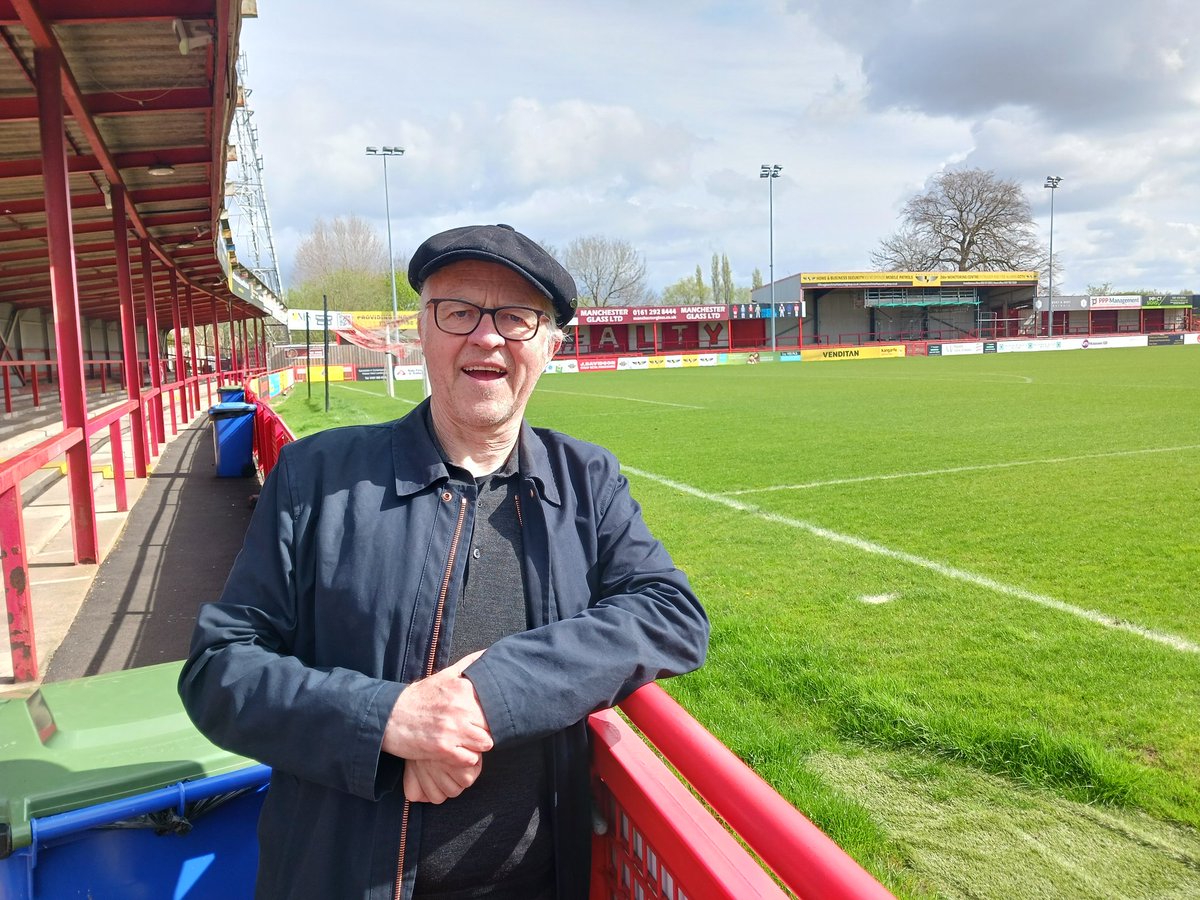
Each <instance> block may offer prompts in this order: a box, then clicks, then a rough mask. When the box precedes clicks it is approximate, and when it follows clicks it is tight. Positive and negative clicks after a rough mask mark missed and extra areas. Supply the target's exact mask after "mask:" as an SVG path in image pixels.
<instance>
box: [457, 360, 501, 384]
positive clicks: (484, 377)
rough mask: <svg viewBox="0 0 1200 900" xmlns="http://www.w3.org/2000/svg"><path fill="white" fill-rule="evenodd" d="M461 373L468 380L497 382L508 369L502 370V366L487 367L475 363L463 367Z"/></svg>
mask: <svg viewBox="0 0 1200 900" xmlns="http://www.w3.org/2000/svg"><path fill="white" fill-rule="evenodd" d="M462 371H463V374H464V375H466V376H467V377H468V378H473V379H474V380H476V381H499V380H500V379H501V378H503V377H504V376H505V375H507V374H508V369H506V368H504V366H499V365H489V364H487V363H475V364H473V365H469V366H463V367H462Z"/></svg>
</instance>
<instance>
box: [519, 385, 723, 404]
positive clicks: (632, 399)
mask: <svg viewBox="0 0 1200 900" xmlns="http://www.w3.org/2000/svg"><path fill="white" fill-rule="evenodd" d="M538 393H540V394H570V395H571V396H572V397H595V398H597V399H600V400H624V401H626V402H628V403H652V404H654V405H655V406H675V407H678V408H679V409H704V408H705V407H703V406H688V405H687V404H686V403H668V402H667V401H665V400H643V399H642V398H641V397H617V396H614V395H613V394H588V393H586V392H584V391H556V390H554V389H553V388H542V389H541V390H540V391H538Z"/></svg>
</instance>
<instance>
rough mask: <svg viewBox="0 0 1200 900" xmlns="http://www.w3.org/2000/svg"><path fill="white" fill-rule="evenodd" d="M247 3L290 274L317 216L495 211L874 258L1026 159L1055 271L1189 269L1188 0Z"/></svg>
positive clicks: (1193, 129)
mask: <svg viewBox="0 0 1200 900" xmlns="http://www.w3.org/2000/svg"><path fill="white" fill-rule="evenodd" d="M258 7H259V17H258V18H257V19H247V20H246V21H245V23H244V25H243V29H242V50H243V52H244V53H245V55H246V63H247V68H248V79H247V81H248V86H249V88H250V90H251V92H252V93H251V95H250V105H251V107H252V109H253V110H254V121H255V123H256V125H257V127H258V134H259V142H260V149H261V151H262V154H263V157H264V181H265V186H266V192H267V200H268V203H269V207H270V214H271V219H272V223H273V225H274V233H275V241H276V247H277V251H278V255H279V263H280V267H281V269H282V271H283V277H284V281H285V284H286V283H287V282H288V280H289V276H290V271H291V267H292V262H293V258H294V255H295V250H296V247H297V245H298V244H299V242H300V240H301V239H302V238H303V236H304V235H305V234H306V233H307V232H308V231H309V230H310V229H311V228H312V225H313V223H314V221H315V220H316V219H317V218H318V217H323V218H325V219H327V220H328V219H331V218H333V217H334V216H339V215H348V214H351V213H353V214H356V215H359V216H362V217H363V218H366V219H367V220H369V221H370V222H372V223H373V224H374V225H375V226H376V227H377V228H378V230H379V233H380V235H381V237H383V236H384V235H385V234H386V232H385V223H386V217H385V214H384V195H383V169H382V164H381V162H380V160H379V159H378V158H375V159H372V158H368V157H367V156H366V155H365V153H364V148H365V147H366V146H367V145H370V144H376V145H378V144H394V145H399V146H402V147H404V148H405V151H406V153H405V156H404V157H403V158H402V159H397V160H392V161H391V162H389V164H388V172H389V184H390V192H391V205H392V233H393V241H394V244H395V248H396V251H397V252H398V253H406V254H407V253H410V252H411V251H412V250H414V249H415V248H416V246H417V245H418V244H419V243H420V241H421V240H422V239H424V238H425V237H427V236H428V235H430V234H432V233H434V232H436V231H439V230H441V229H443V228H449V227H453V226H457V225H463V224H469V223H473V222H508V223H511V224H513V225H514V226H516V227H517V228H518V229H520V230H522V231H524V232H526V233H527V234H529V235H530V236H532V237H534V238H536V239H538V240H540V241H542V242H544V243H547V244H551V245H553V246H556V247H564V246H565V245H566V244H568V243H569V242H570V241H571V240H572V239H574V238H577V237H582V236H586V235H602V236H604V237H607V238H613V239H622V240H626V241H629V242H630V243H631V244H632V245H633V246H634V247H635V248H636V249H637V250H639V251H640V252H641V253H642V254H643V255H644V256H645V259H646V263H647V272H648V277H649V281H650V286H651V287H653V288H655V289H656V290H661V289H662V288H663V287H664V286H666V285H667V284H670V283H671V282H674V281H676V280H677V279H679V278H680V277H682V276H684V275H688V274H690V273H691V272H693V271H694V270H695V267H696V265H697V264H698V263H699V264H700V265H701V266H702V267H703V269H704V271H705V273H706V275H707V272H708V265H709V259H710V258H711V256H712V254H713V253H714V252H716V253H724V254H727V255H728V256H729V259H730V262H731V264H732V267H733V272H734V278H735V280H736V281H737V282H738V283H739V284H745V285H748V284H749V282H750V277H751V274H752V272H753V270H754V269H755V268H756V267H757V268H759V269H761V270H762V272H763V275H764V277H766V276H767V274H768V261H769V245H770V240H769V236H770V227H769V226H770V214H769V208H770V199H771V198H770V196H769V193H768V181H766V180H764V179H760V178H759V168H760V166H761V165H762V164H763V163H777V164H779V165H781V166H782V167H783V171H782V175H781V177H780V178H779V179H777V180H775V182H774V236H775V275H776V277H777V278H783V277H786V276H787V275H790V274H793V273H796V272H800V271H810V272H811V271H830V270H854V269H868V268H871V265H870V253H871V250H872V249H874V248H875V247H876V246H877V244H878V242H879V240H880V238H881V237H883V236H884V235H886V234H888V233H890V232H891V231H893V230H894V229H895V228H896V226H897V215H898V212H899V209H900V207H901V205H902V204H903V202H904V201H905V200H906V199H907V198H908V197H910V196H911V195H912V194H913V193H915V192H917V191H918V190H920V189H921V188H922V186H923V184H924V183H925V181H926V179H928V178H929V176H930V175H932V174H933V173H935V172H937V171H939V170H940V169H942V168H944V167H948V166H977V167H982V168H985V169H991V170H994V171H995V172H996V173H997V174H998V175H1000V176H1002V177H1005V178H1013V179H1016V180H1017V181H1018V182H1019V183H1021V184H1022V185H1024V186H1025V188H1026V192H1027V196H1028V197H1029V199H1030V201H1031V203H1032V206H1033V210H1034V217H1035V220H1036V222H1037V224H1038V226H1039V230H1040V232H1041V234H1042V236H1043V239H1045V240H1047V241H1048V239H1049V224H1050V191H1048V190H1045V189H1044V188H1043V186H1042V185H1043V182H1044V181H1045V178H1046V176H1047V175H1059V176H1061V177H1062V186H1061V187H1060V188H1059V189H1058V191H1057V193H1056V196H1055V205H1054V249H1055V253H1056V255H1057V256H1058V258H1059V261H1060V266H1061V269H1062V274H1061V278H1062V283H1057V282H1056V284H1055V291H1056V293H1057V292H1059V291H1062V292H1064V293H1081V292H1083V291H1084V290H1085V289H1086V287H1087V285H1088V284H1099V283H1103V282H1111V283H1112V284H1113V285H1114V287H1116V288H1126V289H1131V288H1146V289H1150V288H1154V289H1160V290H1165V291H1177V290H1181V289H1185V288H1187V289H1191V290H1195V291H1200V117H1198V112H1200V4H1198V3H1196V2H1194V0H1142V2H1138V3H1130V2H1128V0H1090V2H1085V0H1051V2H1045V0H1038V2H1033V0H992V2H988V3H975V2H968V0H793V2H786V3H785V2H770V0H744V2H743V0H738V2H735V0H725V2H718V0H712V2H702V0H696V2H684V0H663V2H653V3H647V2H635V0H609V2H606V3H583V2H578V0H556V2H542V0H513V2H507V3H497V2H488V0H458V2H454V3H417V2H410V3H396V2H394V0H342V2H340V3H332V4H331V3H328V2H317V0H259V2H258Z"/></svg>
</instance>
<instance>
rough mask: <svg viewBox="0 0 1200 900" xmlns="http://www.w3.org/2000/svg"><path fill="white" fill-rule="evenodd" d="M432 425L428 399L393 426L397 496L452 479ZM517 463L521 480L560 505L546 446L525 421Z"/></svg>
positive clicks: (519, 440) (393, 458) (518, 443)
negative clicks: (430, 424) (439, 450)
mask: <svg viewBox="0 0 1200 900" xmlns="http://www.w3.org/2000/svg"><path fill="white" fill-rule="evenodd" d="M429 421H430V418H429V399H428V398H426V399H425V400H424V401H422V402H421V403H420V404H419V405H418V406H417V407H416V408H415V409H414V410H413V411H412V412H410V413H409V414H408V415H406V416H404V417H403V418H400V419H397V420H396V421H395V422H393V423H392V462H393V465H394V466H395V469H396V493H397V494H398V495H399V496H401V497H407V496H409V495H412V494H416V493H419V492H420V491H423V490H425V489H427V488H429V487H430V486H432V485H435V484H438V483H440V482H442V481H447V480H449V478H450V473H449V472H448V471H447V470H446V464H445V463H444V462H443V461H442V455H441V454H440V453H439V452H438V448H437V444H435V443H434V440H433V435H432V434H431V433H430V430H429V429H430V426H429V425H428V424H427V423H428V422H429ZM517 463H518V466H519V468H520V471H521V475H522V477H524V478H527V479H529V480H531V481H533V482H534V483H535V484H536V485H537V488H538V491H539V492H540V493H541V495H542V498H543V499H545V500H546V501H547V502H549V503H552V504H554V505H555V506H558V505H560V503H561V500H560V499H559V493H558V485H557V483H556V482H555V480H554V473H553V470H552V469H551V467H550V457H549V454H548V453H547V452H546V445H545V443H544V442H543V441H542V439H541V438H540V437H538V435H537V432H535V431H534V430H533V429H532V428H531V427H530V425H529V423H528V422H526V421H524V420H522V421H521V432H520V434H519V435H518V437H517Z"/></svg>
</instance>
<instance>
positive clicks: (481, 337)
mask: <svg viewBox="0 0 1200 900" xmlns="http://www.w3.org/2000/svg"><path fill="white" fill-rule="evenodd" d="M469 337H470V340H471V341H472V343H475V344H479V345H481V346H485V347H501V346H503V345H504V335H502V334H501V333H500V332H499V331H497V330H496V317H495V315H493V314H492V313H484V314H483V315H482V316H481V317H480V319H479V324H478V325H476V326H475V330H474V331H472V332H471V334H470V335H469Z"/></svg>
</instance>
